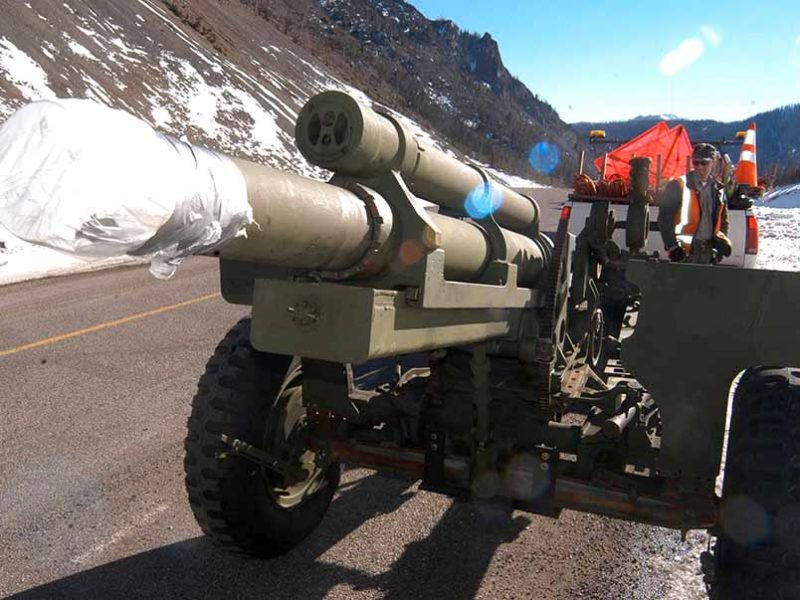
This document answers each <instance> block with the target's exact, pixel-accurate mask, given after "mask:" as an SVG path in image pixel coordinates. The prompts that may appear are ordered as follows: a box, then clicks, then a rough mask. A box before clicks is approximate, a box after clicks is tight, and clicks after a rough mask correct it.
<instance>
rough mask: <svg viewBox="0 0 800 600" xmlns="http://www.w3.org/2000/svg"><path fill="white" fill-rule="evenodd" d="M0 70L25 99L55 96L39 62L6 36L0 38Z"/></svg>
mask: <svg viewBox="0 0 800 600" xmlns="http://www.w3.org/2000/svg"><path fill="white" fill-rule="evenodd" d="M0 70H2V71H4V72H5V73H6V75H7V77H8V80H9V81H10V82H11V83H13V84H14V85H15V86H16V87H17V89H18V90H19V91H20V93H21V94H22V95H23V96H24V97H25V98H26V99H27V100H42V99H49V98H55V97H56V95H55V93H53V90H51V89H50V83H49V81H48V79H47V73H45V71H44V69H42V67H41V66H40V65H39V63H37V62H36V61H35V60H33V59H32V58H31V57H30V56H28V55H27V54H25V53H24V52H23V51H22V50H20V49H19V48H17V47H16V46H15V45H14V44H13V43H12V42H11V41H9V40H7V39H6V38H0Z"/></svg>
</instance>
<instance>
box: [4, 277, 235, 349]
mask: <svg viewBox="0 0 800 600" xmlns="http://www.w3.org/2000/svg"><path fill="white" fill-rule="evenodd" d="M219 297H220V294H219V292H217V293H215V294H208V295H207V296H200V297H199V298H192V299H191V300H185V301H184V302H178V303H177V304H170V305H169V306H162V307H161V308H156V309H153V310H148V311H147V312H143V313H137V314H135V315H129V316H127V317H123V318H121V319H116V320H115V321H108V322H107V323H100V324H99V325H92V326H91V327H87V328H85V329H79V330H77V331H70V332H69V333H64V334H62V335H55V336H53V337H49V338H46V339H43V340H39V341H38V342H33V343H32V344H25V345H24V346H17V347H16V348H9V349H8V350H0V358H2V357H3V356H11V355H12V354H17V353H18V352H24V351H25V350H33V349H34V348H41V347H42V346H49V345H50V344H55V343H57V342H63V341H64V340H69V339H72V338H74V337H78V336H80V335H86V334H87V333H94V332H95V331H102V330H103V329H110V328H111V327H117V326H119V325H124V324H125V323H130V322H131V321H138V320H139V319H145V318H147V317H152V316H155V315H160V314H161V313H165V312H169V311H171V310H176V309H178V308H183V307H184V306H191V305H192V304H197V303H198V302H205V301H206V300H212V299H213V298H219Z"/></svg>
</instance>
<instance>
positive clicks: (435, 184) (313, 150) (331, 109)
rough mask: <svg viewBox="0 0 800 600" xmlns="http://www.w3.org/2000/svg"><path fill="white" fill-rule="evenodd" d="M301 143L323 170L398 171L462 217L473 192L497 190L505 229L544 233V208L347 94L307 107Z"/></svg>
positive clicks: (322, 97)
mask: <svg viewBox="0 0 800 600" xmlns="http://www.w3.org/2000/svg"><path fill="white" fill-rule="evenodd" d="M295 140H296V142H297V147H298V148H299V150H300V152H301V153H302V154H303V156H305V157H306V159H308V161H309V162H311V163H313V164H315V165H317V166H320V167H322V168H325V169H330V170H331V171H334V172H336V173H337V174H340V175H350V176H353V177H360V178H368V177H372V176H374V175H377V174H379V173H381V172H386V171H388V170H395V171H398V172H399V173H400V174H401V175H402V177H403V179H404V180H405V181H406V183H407V184H408V186H409V188H410V189H411V191H412V192H414V194H415V195H417V196H419V197H420V198H425V199H426V200H430V201H431V202H434V203H436V204H439V205H441V206H443V207H446V208H449V209H451V210H454V211H458V212H460V213H462V214H466V210H465V206H464V204H465V201H466V200H467V197H468V196H469V195H470V193H471V192H473V191H474V190H476V188H477V189H483V188H484V187H486V188H488V186H489V185H491V187H492V189H493V191H494V195H493V203H492V204H493V207H494V209H493V214H494V216H495V218H496V220H497V222H498V223H499V224H500V225H501V226H503V227H506V228H508V229H511V230H513V231H520V232H525V233H526V234H528V235H536V234H537V233H538V232H539V207H538V206H537V204H536V202H535V201H534V200H533V199H532V198H529V197H527V196H523V195H522V194H520V193H518V192H515V191H513V190H511V189H509V188H507V187H505V186H502V185H500V184H498V183H496V182H493V181H492V182H490V181H489V179H488V177H487V175H486V174H485V173H484V172H483V171H482V170H481V169H479V168H478V167H473V166H469V165H466V164H464V163H462V162H461V161H459V160H458V159H456V158H453V157H452V156H449V155H447V154H445V153H444V152H442V151H440V150H437V149H435V148H432V147H430V146H429V145H427V144H425V143H424V142H423V141H422V140H420V139H419V138H418V137H416V136H415V135H414V134H413V133H412V132H411V131H410V130H409V129H408V127H407V126H406V125H404V124H403V123H402V122H401V121H399V120H398V119H396V118H395V117H393V116H392V115H390V114H388V113H379V112H376V111H374V110H372V109H371V108H369V107H367V106H365V105H363V104H362V103H360V102H358V101H357V100H356V99H355V98H353V96H351V95H349V94H346V93H344V92H338V91H328V92H323V93H321V94H318V95H316V96H314V97H313V98H311V99H310V100H309V101H308V102H306V104H305V105H304V106H303V108H302V109H301V110H300V114H299V115H298V117H297V123H296V127H295Z"/></svg>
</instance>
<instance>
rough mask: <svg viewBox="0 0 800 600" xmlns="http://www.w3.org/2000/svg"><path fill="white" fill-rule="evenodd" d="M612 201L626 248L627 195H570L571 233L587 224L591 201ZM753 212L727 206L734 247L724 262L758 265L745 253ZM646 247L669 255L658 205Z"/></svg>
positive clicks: (653, 208)
mask: <svg viewBox="0 0 800 600" xmlns="http://www.w3.org/2000/svg"><path fill="white" fill-rule="evenodd" d="M601 201H609V203H610V206H611V210H612V212H613V213H614V220H615V221H616V226H615V228H614V235H613V239H614V241H615V242H616V243H617V244H619V246H620V248H624V247H625V227H626V224H627V217H628V202H627V200H626V199H625V198H605V197H602V196H578V195H576V194H571V195H570V196H569V200H568V203H569V204H570V205H571V206H572V211H571V213H570V217H569V232H570V233H572V234H574V235H578V234H579V233H580V232H581V230H582V229H583V227H584V224H585V223H586V218H587V217H588V216H589V212H590V211H591V208H592V203H594V202H601ZM752 214H753V211H752V210H751V209H749V208H730V207H729V208H728V220H729V225H728V237H729V238H730V240H731V244H732V246H733V252H732V253H731V255H730V256H728V257H726V258H725V259H723V260H722V263H721V264H723V265H729V266H734V267H744V268H748V269H751V268H753V267H754V266H755V263H756V256H757V255H755V254H746V253H745V241H746V237H747V216H748V215H752ZM645 248H646V250H647V253H648V254H653V253H657V254H658V255H659V256H660V257H661V258H667V255H666V252H665V251H664V243H663V241H662V240H661V234H660V233H659V231H658V207H657V206H651V207H650V232H649V234H648V236H647V245H646V247H645Z"/></svg>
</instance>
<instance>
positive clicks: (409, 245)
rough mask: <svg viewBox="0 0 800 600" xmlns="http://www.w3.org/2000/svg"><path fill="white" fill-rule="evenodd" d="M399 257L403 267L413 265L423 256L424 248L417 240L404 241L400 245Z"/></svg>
mask: <svg viewBox="0 0 800 600" xmlns="http://www.w3.org/2000/svg"><path fill="white" fill-rule="evenodd" d="M399 255H400V260H401V261H402V263H403V264H404V265H406V266H411V265H415V264H417V263H418V262H419V261H421V260H422V259H423V257H424V256H425V248H423V247H422V244H421V243H420V242H418V241H417V240H406V241H405V242H403V243H402V244H400V251H399Z"/></svg>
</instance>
